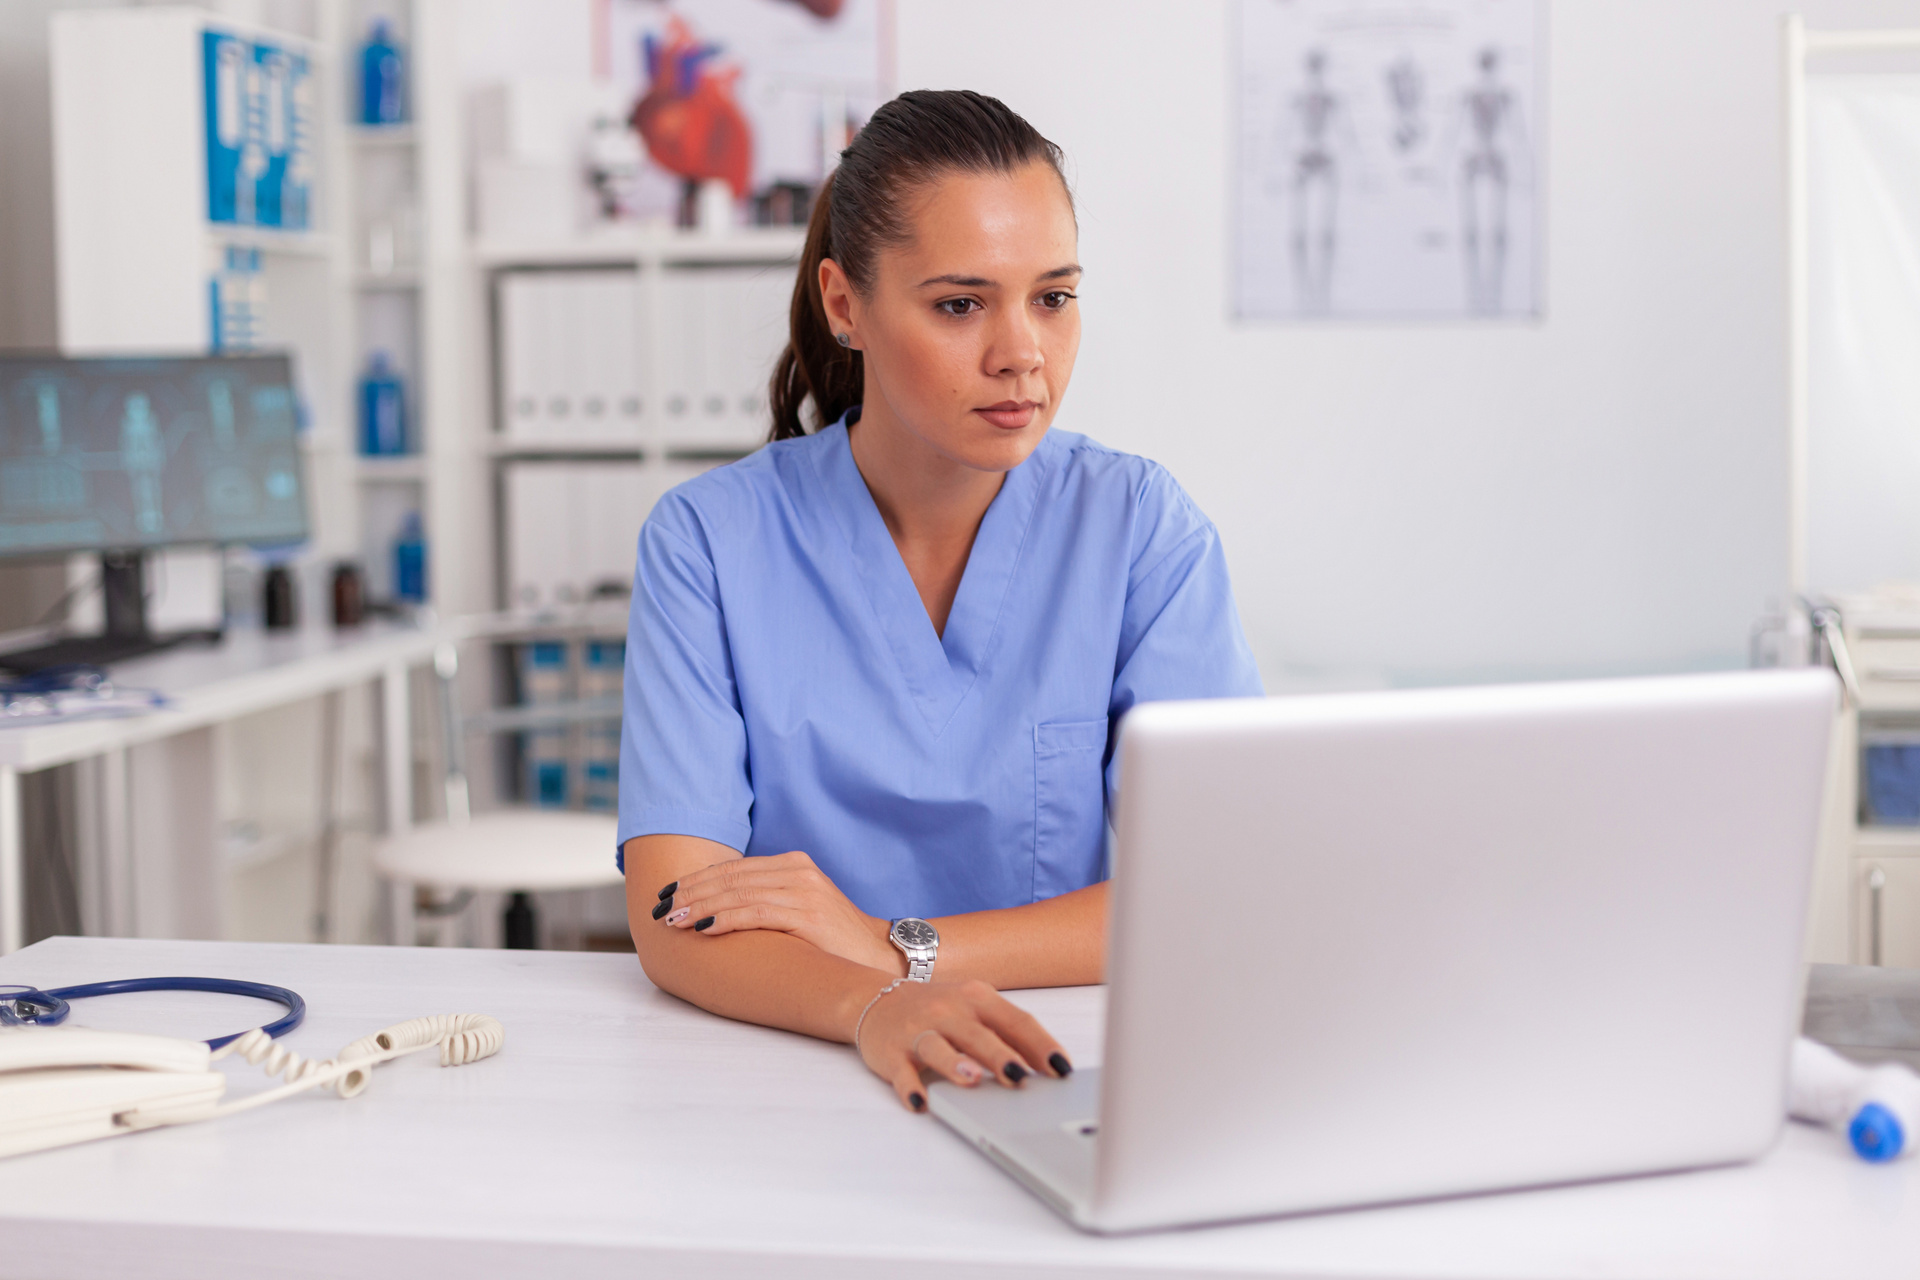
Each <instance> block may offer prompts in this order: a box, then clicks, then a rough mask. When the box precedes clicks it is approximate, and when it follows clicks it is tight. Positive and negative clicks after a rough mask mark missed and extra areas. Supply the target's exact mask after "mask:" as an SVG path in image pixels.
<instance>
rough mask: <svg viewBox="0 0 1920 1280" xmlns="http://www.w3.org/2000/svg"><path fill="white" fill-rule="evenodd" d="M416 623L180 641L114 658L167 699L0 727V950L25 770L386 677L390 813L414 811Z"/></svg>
mask: <svg viewBox="0 0 1920 1280" xmlns="http://www.w3.org/2000/svg"><path fill="white" fill-rule="evenodd" d="M437 639H438V636H436V635H435V634H434V633H433V632H431V631H424V630H421V629H419V628H417V627H403V626H396V625H391V624H372V625H368V626H365V627H361V628H358V629H355V630H352V631H333V630H330V629H325V628H320V627H315V628H308V629H305V630H300V631H291V632H264V631H260V630H254V629H247V630H236V631H232V632H229V633H228V635H227V638H226V639H225V640H224V641H223V642H222V643H221V644H219V645H217V646H212V647H181V648H177V649H171V650H167V651H165V652H162V653H158V654H155V655H153V656H151V657H147V658H141V659H137V660H135V661H132V662H126V663H119V664H116V665H115V666H114V667H113V670H112V674H113V678H114V679H115V680H116V681H117V682H118V683H120V684H122V685H125V686H127V687H129V688H134V687H139V688H149V689H157V690H159V691H160V692H161V693H163V694H165V695H167V697H168V698H169V699H170V700H171V705H169V706H167V707H165V708H162V709H160V710H157V711H152V712H149V713H147V714H144V715H138V716H128V717H123V718H117V719H101V720H77V721H73V722H70V723H59V724H36V725H9V726H5V727H0V955H5V954H6V953H7V952H9V951H13V950H15V949H17V948H18V947H19V946H20V945H21V943H23V942H24V941H25V934H26V919H25V915H26V907H25V901H24V899H25V893H24V878H25V877H24V869H23V863H22V849H21V837H20V775H21V774H22V773H30V772H33V771H34V770H36V769H46V768H51V767H52V766H54V765H61V764H69V763H71V762H73V761H75V760H82V759H86V758H87V757H90V756H102V755H113V754H115V753H120V752H124V751H125V750H126V749H127V748H129V747H133V746H137V745H140V744H142V743H148V742H154V741H157V740H159V739H162V738H170V737H173V736H175V735H177V734H183V733H188V732H190V731H193V730H196V729H202V728H205V727H207V726H209V725H212V724H215V723H218V722H219V721H222V720H229V719H233V718H235V717H237V716H244V715H250V714H252V713H254V712H256V711H263V710H266V709H268V708H270V707H276V706H282V705H284V704H286V703H289V702H297V701H300V700H301V699H304V698H311V697H315V696H318V695H320V694H323V693H328V692H331V691H333V690H336V689H342V688H346V687H348V686H351V685H356V684H362V683H366V682H369V681H373V680H378V681H380V688H381V700H382V755H383V757H384V765H385V769H384V774H385V788H384V790H385V801H386V818H387V822H388V825H389V827H390V828H398V827H404V826H405V825H406V824H407V822H408V820H409V818H410V816H411V814H412V804H413V801H412V771H411V769H410V768H409V764H408V746H407V732H408V728H407V726H408V716H409V708H408V704H407V680H406V671H407V668H408V667H409V666H411V665H415V664H418V663H422V662H425V661H427V660H428V659H429V658H430V657H431V656H432V654H433V646H434V644H435V642H436V641H437Z"/></svg>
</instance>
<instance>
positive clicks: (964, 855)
mask: <svg viewBox="0 0 1920 1280" xmlns="http://www.w3.org/2000/svg"><path fill="white" fill-rule="evenodd" d="M854 413H856V414H857V413H858V410H855V411H854ZM856 420H857V419H856ZM1260 692H1261V688H1260V676H1259V672H1258V671H1257V670H1256V668H1255V666H1254V662H1253V655H1252V654H1251V652H1249V650H1248V648H1247V642H1246V637H1245V636H1244V634H1243V633H1242V631H1241V627H1240V618H1239V614H1238V612H1237V611H1236V610H1235V608H1234V603H1233V593H1232V590H1231V588H1230V587H1229V586H1228V583H1227V565H1226V560H1225V558H1224V557H1223V556H1222V554H1221V549H1220V539H1219V535H1218V534H1217V533H1216V532H1215V530H1214V527H1213V524H1212V523H1211V522H1210V521H1209V520H1208V519H1207V518H1206V517H1205V516H1204V515H1202V514H1201V513H1200V510H1199V509H1198V508H1197V507H1195V506H1194V504H1193V501H1192V500H1191V499H1190V498H1188V497H1187V495H1186V494H1185V493H1184V492H1183V491H1182V490H1181V488H1180V486H1179V485H1177V484H1175V483H1174V481H1173V477H1172V476H1170V475H1168V474H1167V472H1166V471H1165V469H1164V468H1162V467H1160V466H1158V465H1157V464H1155V463H1152V462H1149V461H1147V460H1145V459H1144V458H1137V457H1134V456H1132V455H1130V454H1124V453H1119V452H1116V451H1115V450H1112V449H1108V448H1105V447H1103V446H1101V445H1099V444H1096V443H1094V442H1093V441H1092V440H1089V439H1087V438H1086V437H1085V436H1080V435H1074V434H1070V433H1068V432H1062V431H1053V432H1049V433H1048V434H1047V435H1046V436H1045V437H1043V438H1042V440H1041V442H1040V445H1039V447H1038V448H1036V449H1035V450H1034V452H1033V454H1032V455H1031V456H1030V457H1029V458H1028V459H1027V460H1026V461H1025V462H1023V463H1021V464H1020V465H1019V466H1018V467H1015V468H1014V469H1013V470H1012V471H1010V472H1008V473H1007V478H1006V480H1005V482H1004V483H1003V484H1002V485H1001V488H1000V492H999V494H998V495H996V496H995V498H994V500H993V504H992V505H991V506H989V507H988V508H987V513H986V516H985V518H984V519H983V520H982V521H981V523H980V531H979V533H978V535H977V536H976V537H975V538H974V543H973V551H972V553H971V555H970V556H969V557H968V559H967V568H966V574H965V576H964V577H963V578H962V579H961V583H960V589H959V593H958V594H957V595H956V596H955V598H954V602H953V610H952V612H951V613H950V614H949V616H948V618H947V629H946V634H945V635H944V636H941V635H938V634H936V633H935V631H934V629H933V623H932V622H931V621H930V620H929V619H928V617H927V611H926V607H925V606H924V605H923V604H922V603H921V601H920V595H919V593H918V592H917V591H916V590H915V589H914V585H913V579H912V578H911V577H910V576H909V575H908V573H907V567H906V564H905V562H904V561H902V560H901V558H900V552H899V550H898V549H897V548H896V547H895V546H894V543H893V537H892V535H891V534H889V533H888V532H887V526H886V523H885V521H884V520H882V519H881V516H880V511H879V509H878V508H877V507H876V506H875V505H874V502H873V497H872V495H871V494H870V493H868V491H867V486H866V482H865V481H864V480H863V479H862V478H861V475H860V471H859V468H858V467H857V466H856V465H855V463H854V460H853V451H852V450H851V449H850V448H849V447H848V442H847V429H846V420H845V419H843V420H842V421H841V422H839V423H836V424H834V425H833V426H831V427H828V428H826V429H824V430H822V431H819V432H817V433H816V434H814V435H810V436H804V437H801V438H799V439H793V440H782V441H779V442H777V443H775V444H770V445H768V446H766V447H765V448H763V449H761V450H759V451H758V452H757V453H755V454H753V455H752V456H750V457H747V458H744V459H742V460H741V461H739V462H736V463H733V464H732V465H730V466H726V467H721V468H719V469H717V470H714V471H711V472H708V473H707V474H705V475H703V476H700V477H699V478H697V479H694V480H690V481H688V482H687V483H685V484H682V485H680V486H679V487H678V488H676V489H674V490H673V491H672V492H671V493H669V494H667V496H666V497H664V498H662V499H661V500H660V502H659V504H658V505H657V506H656V507H655V508H654V510H653V513H652V515H650V516H649V517H648V519H647V522H646V524H645V526H644V527H643V528H642V529H641V531H640V552H639V560H638V563H637V565H636V568H635V572H634V588H633V612H632V616H631V619H630V620H629V623H628V630H627V668H626V691H625V715H624V718H623V721H622V725H621V738H620V827H619V838H620V841H621V843H622V844H624V843H625V842H626V841H627V840H629V839H631V838H633V837H634V836H639V835H659V834H679V835H690V836H702V837H705V838H706V839H708V840H715V841H718V842H719V843H721V844H725V845H731V846H732V847H733V848H735V849H738V850H741V851H742V852H744V853H746V854H748V855H750V856H751V855H757V854H777V853H785V852H787V851H788V850H792V849H800V850H804V851H806V853H807V854H809V855H810V856H811V857H812V858H813V860H814V862H815V863H816V864H817V865H818V866H819V867H820V868H821V870H823V871H825V872H826V874H827V875H828V876H829V877H831V878H832V880H833V882H834V883H835V884H836V885H838V886H839V887H840V889H841V890H842V891H843V892H844V893H845V894H846V895H847V896H848V897H849V898H850V899H852V901H853V902H854V904H855V905H857V906H858V907H859V908H860V909H861V910H862V911H865V912H867V913H868V914H870V915H875V916H879V917H882V918H889V919H890V918H895V917H899V916H943V915H953V914H957V913H960V912H966V911H981V910H988V909H992V908H999V907H1012V906H1018V905H1021V904H1023V903H1028V902H1036V901H1039V900H1041V899H1044V898H1051V897H1054V896H1055V895H1057V894H1061V893H1066V892H1068V891H1069V890H1073V889H1080V888H1084V887H1085V886H1087V885H1090V884H1093V883H1095V882H1097V881H1099V880H1102V879H1104V878H1105V877H1106V874H1107V862H1106V814H1107V805H1108V803H1109V802H1110V800H1111V796H1112V789H1113V784H1114V777H1113V769H1112V766H1113V745H1114V726H1115V725H1117V724H1118V723H1119V719H1120V716H1121V715H1122V714H1123V713H1124V712H1125V711H1126V710H1127V709H1128V708H1129V707H1131V706H1133V705H1134V704H1135V703H1137V702H1152V701H1156V700H1161V699H1168V698H1205V697H1227V696H1233V695H1241V694H1258V693H1260Z"/></svg>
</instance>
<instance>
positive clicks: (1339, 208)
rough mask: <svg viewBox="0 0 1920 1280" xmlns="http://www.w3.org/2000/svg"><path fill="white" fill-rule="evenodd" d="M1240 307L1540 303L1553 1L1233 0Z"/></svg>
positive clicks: (1279, 316) (1498, 312)
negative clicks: (1548, 31)
mask: <svg viewBox="0 0 1920 1280" xmlns="http://www.w3.org/2000/svg"><path fill="white" fill-rule="evenodd" d="M1237 4H1238V28H1237V31H1236V35H1235V50H1234V57H1235V59H1236V61H1237V63H1238V67H1237V71H1238V76H1237V95H1236V101H1235V103H1234V117H1233V118H1234V122H1235V128H1236V130H1237V134H1238V138H1237V144H1238V145H1237V147H1236V165H1235V170H1234V173H1233V184H1234V191H1233V205H1234V218H1235V225H1234V227H1233V231H1232V246H1233V248H1232V252H1233V285H1232V292H1233V301H1232V307H1233V313H1234V315H1235V317H1236V318H1238V319H1243V320H1267V319H1275V320H1313V319H1346V320H1368V319H1378V320H1396V319H1438V320H1447V319H1468V320H1471V319H1500V318H1528V317H1535V316H1538V315H1539V314H1540V313H1541V299H1542V287H1541V286H1542V281H1541V257H1542V255H1541V236H1540V208H1541V204H1542V186H1541V166H1542V152H1541V147H1542V142H1543V139H1544V127H1543V126H1544V106H1545V103H1544V95H1545V85H1544V79H1545V77H1544V66H1543V63H1544V55H1545V48H1546V45H1545V25H1546V23H1545V15H1544V12H1543V10H1544V8H1545V4H1544V0H1237Z"/></svg>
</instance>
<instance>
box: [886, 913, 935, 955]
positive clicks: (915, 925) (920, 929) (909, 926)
mask: <svg viewBox="0 0 1920 1280" xmlns="http://www.w3.org/2000/svg"><path fill="white" fill-rule="evenodd" d="M893 936H894V937H896V938H898V939H899V940H900V942H901V944H902V945H904V946H908V947H913V948H916V949H918V948H921V947H931V946H935V945H937V944H938V943H939V941H940V935H939V934H938V933H936V932H934V928H933V926H932V925H930V924H928V923H927V922H926V921H925V920H902V921H900V922H899V923H897V924H895V925H894V926H893Z"/></svg>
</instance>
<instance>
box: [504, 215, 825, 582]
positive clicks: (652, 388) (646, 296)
mask: <svg viewBox="0 0 1920 1280" xmlns="http://www.w3.org/2000/svg"><path fill="white" fill-rule="evenodd" d="M804 243H805V233H804V229H801V228H777V229H770V228H756V229H741V230H738V231H736V232H733V233H730V234H727V235H705V234H700V233H697V232H688V231H674V230H667V229H633V230H620V231H607V232H602V233H600V234H598V235H592V236H585V237H582V238H580V239H578V240H573V241H566V242H561V243H554V244H504V243H497V242H494V243H478V244H476V245H475V246H474V248H473V261H474V264H475V267H476V270H477V272H478V274H479V275H480V276H481V278H482V279H483V281H484V285H485V288H486V290H487V293H488V294H489V296H490V297H491V299H492V304H493V305H492V313H493V321H494V323H493V326H492V329H493V331H492V334H491V346H490V348H489V350H488V352H487V357H488V364H489V367H491V368H493V369H494V370H496V375H497V376H496V378H495V381H494V385H493V386H492V387H491V388H490V390H491V392H492V398H493V407H492V413H491V415H490V416H491V421H492V425H493V430H492V431H491V433H490V434H489V438H488V444H487V449H488V452H489V454H490V455H491V457H492V460H493V464H494V467H495V470H496V480H495V484H494V490H495V493H496V494H497V495H499V506H498V516H497V527H498V528H499V529H500V530H501V533H500V539H501V541H500V546H501V549H502V556H501V564H500V568H499V572H498V588H497V596H496V598H497V600H498V602H499V606H500V607H501V608H506V609H520V608H527V607H537V606H545V605H552V604H556V603H559V604H566V603H570V601H568V600H564V599H562V600H557V601H556V600H551V599H543V598H540V597H539V596H538V595H537V594H536V595H532V596H530V595H529V594H528V591H527V589H525V588H524V587H517V586H516V585H515V583H514V582H512V581H510V580H509V579H510V577H511V576H512V573H513V569H514V564H513V554H512V548H513V547H514V546H515V545H516V544H515V539H516V537H517V534H516V530H515V528H514V525H513V521H514V515H513V511H512V509H511V508H512V505H513V504H512V501H511V498H512V495H513V493H514V489H515V486H514V483H513V481H512V480H511V479H510V476H512V475H518V476H525V475H526V474H527V473H526V472H524V471H518V470H513V469H518V468H523V467H526V466H538V465H540V464H547V463H552V464H569V463H571V464H591V463H595V462H605V463H609V464H618V465H619V466H620V467H621V468H622V472H621V473H620V474H621V476H622V480H621V481H620V483H621V484H623V485H624V486H625V490H623V491H630V492H631V495H632V498H631V502H630V503H627V504H625V510H626V511H627V512H628V513H629V514H630V515H631V519H630V521H629V523H630V524H631V526H632V528H631V529H627V528H621V529H617V530H611V531H608V532H607V533H606V534H605V535H604V536H601V537H597V538H596V542H605V543H607V544H608V545H614V544H624V545H617V546H615V554H616V555H620V554H624V555H626V556H627V558H628V564H629V565H630V564H631V548H632V539H631V537H630V535H631V534H632V533H633V532H635V531H637V530H638V527H639V523H640V520H641V519H642V518H644V516H645V514H646V511H647V510H648V509H650V508H651V506H652V505H653V503H654V502H655V501H657V500H658V498H659V497H660V495H661V494H662V493H664V492H665V491H666V490H667V489H669V488H671V487H672V486H673V485H674V484H677V483H679V482H680V481H681V480H684V479H686V478H688V477H689V476H691V475H694V474H697V473H698V472H699V471H700V470H703V469H705V468H706V467H709V466H713V465H716V464H719V463H723V462H728V461H732V460H734V459H736V458H739V457H742V456H744V455H745V454H747V453H750V452H752V451H753V450H754V449H756V448H758V447H759V446H760V444H761V443H763V442H764V440H765V437H766V421H767V420H766V400H765V384H766V379H767V377H768V376H769V375H770V374H771V372H772V360H773V355H774V353H775V352H776V351H777V349H778V346H779V344H780V341H781V340H782V339H783V338H784V334H785V329H786V304H787V299H788V298H789V297H790V296H791V292H792V287H793V285H792V279H793V278H792V272H793V270H794V269H795V267H796V265H797V264H798V262H799V258H800V254H801V251H802V249H803V247H804ZM568 273H580V274H579V275H577V276H572V277H569V275H568ZM621 275H628V276H629V277H630V281H631V289H630V291H628V290H627V286H626V285H624V284H618V285H617V287H618V289H619V290H620V291H621V292H622V293H623V294H624V296H625V298H626V301H624V302H620V303H618V305H617V306H616V312H615V319H619V320H620V322H621V332H622V333H626V332H627V331H628V328H629V326H630V331H631V335H632V336H631V339H630V341H631V347H630V349H629V352H628V355H627V361H628V364H627V365H626V366H625V376H624V382H623V385H627V386H630V387H631V388H632V393H631V395H630V396H629V397H626V398H630V399H631V403H630V404H627V405H623V406H620V407H619V408H618V411H616V406H613V405H611V404H609V405H606V406H604V407H603V408H602V409H601V410H600V411H599V412H600V416H599V417H597V419H596V421H597V423H598V425H596V426H593V427H591V428H590V429H589V428H585V427H583V428H579V429H575V428H573V427H572V426H571V425H566V424H565V423H563V424H560V425H556V423H555V422H554V421H553V420H551V418H548V419H544V420H538V421H535V422H533V423H532V424H531V425H530V424H529V421H528V420H527V419H526V417H525V412H524V411H525V408H526V407H527V406H530V405H531V404H533V403H535V402H536V401H537V399H538V397H535V400H532V401H527V405H526V406H523V405H520V404H516V403H509V401H512V400H514V399H515V398H516V396H519V397H520V398H522V399H524V398H525V396H524V393H522V392H514V391H512V390H510V389H509V387H508V382H509V380H510V378H511V376H512V375H511V373H510V372H509V371H508V364H509V360H508V354H507V350H506V348H507V346H508V344H509V341H510V338H509V334H508V330H509V327H510V324H512V323H519V324H533V323H534V321H531V320H529V319H527V318H526V317H527V316H528V315H531V314H533V312H532V310H531V306H532V304H531V303H529V302H524V301H523V302H522V303H521V304H520V305H521V306H522V307H524V308H528V310H525V311H523V312H522V313H521V318H520V319H519V320H517V321H515V320H512V318H511V316H510V315H509V312H510V311H511V307H512V305H513V304H511V303H510V302H509V301H508V299H507V297H506V290H507V289H509V288H518V289H522V290H524V289H526V288H529V287H532V286H533V285H535V284H539V285H542V286H544V285H547V284H554V283H556V282H564V281H568V280H569V279H572V280H579V281H580V282H581V285H582V287H588V288H592V289H602V288H606V287H616V282H617V280H618V278H619V277H620V276H621ZM703 293H704V294H705V295H707V296H708V297H710V298H712V299H714V301H712V302H711V303H703V301H702V294H703ZM603 296H614V295H603ZM707 306H712V307H715V308H731V310H725V311H724V315H725V316H726V317H727V320H728V323H733V324H735V325H736V326H737V327H738V333H737V334H736V335H735V341H734V343H733V348H734V349H730V350H727V351H724V352H721V353H719V355H718V357H717V358H714V357H710V356H709V355H708V354H707V353H705V352H703V351H701V350H698V349H696V348H695V346H694V344H696V343H698V342H700V341H701V340H702V339H701V337H700V335H699V334H698V333H697V332H696V333H692V334H689V332H688V329H689V326H697V324H698V318H699V316H700V315H701V314H703V311H704V310H705V308H706V307H707ZM626 307H631V308H632V310H631V311H630V312H627V311H625V310H624V308H626ZM623 316H624V318H622V317H623ZM708 345H709V347H711V346H713V345H714V344H713V343H711V342H709V343H708ZM757 348H764V351H760V352H759V353H758V354H755V352H756V350H757ZM742 352H744V353H745V354H741V353H742ZM762 356H764V359H762ZM763 365H764V367H762V366H763ZM710 366H711V367H712V368H717V369H719V372H715V373H711V376H712V377H713V379H714V381H713V382H712V383H711V385H710V387H709V389H708V390H707V391H706V392H705V393H701V392H698V391H696V390H695V389H694V388H693V386H692V383H691V382H688V383H687V385H686V386H684V387H683V386H682V385H681V383H682V382H685V381H686V380H688V379H697V378H699V377H702V376H706V374H703V372H702V371H703V370H709V369H710ZM736 382H737V383H739V385H738V386H735V385H734V383H736ZM609 394H612V393H609ZM620 394H621V395H622V396H626V393H620ZM579 416H580V418H581V419H582V420H584V418H585V415H584V414H581V415H579ZM573 417H574V415H573V414H572V412H571V411H568V412H567V413H566V414H564V415H563V418H565V419H566V420H567V422H570V421H571V420H572V419H573Z"/></svg>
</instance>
